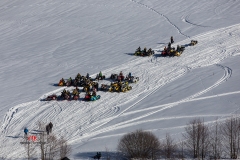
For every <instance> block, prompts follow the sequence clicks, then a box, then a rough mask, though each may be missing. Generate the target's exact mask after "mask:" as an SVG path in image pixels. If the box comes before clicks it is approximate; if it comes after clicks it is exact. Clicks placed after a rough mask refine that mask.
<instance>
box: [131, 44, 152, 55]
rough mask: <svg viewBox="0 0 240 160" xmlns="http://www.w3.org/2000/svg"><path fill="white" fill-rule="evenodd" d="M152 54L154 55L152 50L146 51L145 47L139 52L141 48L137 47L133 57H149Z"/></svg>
mask: <svg viewBox="0 0 240 160" xmlns="http://www.w3.org/2000/svg"><path fill="white" fill-rule="evenodd" d="M154 53H155V52H154V50H152V49H151V48H149V49H148V50H147V48H146V47H145V48H144V49H143V50H141V47H140V46H139V47H138V48H137V49H136V51H135V53H134V55H135V56H142V57H145V56H151V55H153V54H154Z"/></svg>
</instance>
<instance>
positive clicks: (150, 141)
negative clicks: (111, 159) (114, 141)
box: [117, 130, 160, 159]
mask: <svg viewBox="0 0 240 160" xmlns="http://www.w3.org/2000/svg"><path fill="white" fill-rule="evenodd" d="M117 150H118V151H119V152H121V153H122V154H123V155H124V156H126V157H128V158H139V159H146V158H150V159H155V158H157V157H158V156H159V152H160V142H159V140H158V138H157V137H156V136H155V135H154V134H153V133H151V132H146V131H142V130H136V131H135V132H131V133H128V134H126V135H124V136H123V137H122V138H121V139H120V141H119V144H118V147H117Z"/></svg>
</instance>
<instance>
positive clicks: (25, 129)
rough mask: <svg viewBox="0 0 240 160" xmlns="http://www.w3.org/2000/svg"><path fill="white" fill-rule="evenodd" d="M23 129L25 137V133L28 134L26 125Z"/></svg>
mask: <svg viewBox="0 0 240 160" xmlns="http://www.w3.org/2000/svg"><path fill="white" fill-rule="evenodd" d="M23 131H24V133H25V134H24V137H27V134H28V129H27V127H25V128H24V130H23Z"/></svg>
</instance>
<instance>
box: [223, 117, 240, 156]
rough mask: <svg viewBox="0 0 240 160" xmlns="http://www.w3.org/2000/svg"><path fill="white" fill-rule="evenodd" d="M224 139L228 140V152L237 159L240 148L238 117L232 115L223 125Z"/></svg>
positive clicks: (239, 123)
mask: <svg viewBox="0 0 240 160" xmlns="http://www.w3.org/2000/svg"><path fill="white" fill-rule="evenodd" d="M221 132H222V135H223V140H224V142H226V144H227V145H226V147H225V148H226V152H227V153H228V154H229V157H230V158H231V159H237V155H238V153H239V149H240V147H239V146H240V137H239V135H240V121H239V118H238V117H231V118H230V119H227V120H226V122H225V123H224V124H223V125H222V127H221Z"/></svg>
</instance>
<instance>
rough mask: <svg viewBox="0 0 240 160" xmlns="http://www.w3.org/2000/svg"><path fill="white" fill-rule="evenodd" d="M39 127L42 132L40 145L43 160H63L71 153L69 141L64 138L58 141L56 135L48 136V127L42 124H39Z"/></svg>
mask: <svg viewBox="0 0 240 160" xmlns="http://www.w3.org/2000/svg"><path fill="white" fill-rule="evenodd" d="M38 127H39V131H40V134H39V143H40V152H41V159H42V160H46V159H59V158H60V159H62V158H64V157H66V156H67V155H68V154H69V153H70V152H71V148H70V146H69V145H68V144H67V140H65V139H64V138H63V137H61V138H60V139H58V138H57V137H56V136H55V135H54V134H50V135H49V134H47V133H46V132H45V128H46V125H45V124H44V123H42V122H38ZM56 157H57V158H56Z"/></svg>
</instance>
